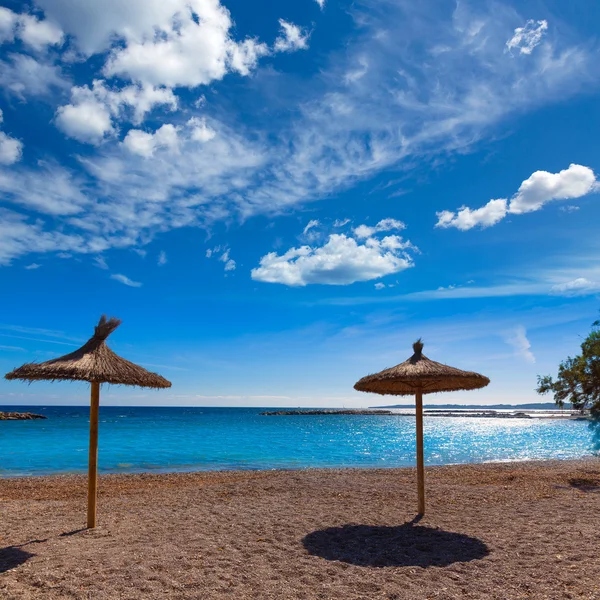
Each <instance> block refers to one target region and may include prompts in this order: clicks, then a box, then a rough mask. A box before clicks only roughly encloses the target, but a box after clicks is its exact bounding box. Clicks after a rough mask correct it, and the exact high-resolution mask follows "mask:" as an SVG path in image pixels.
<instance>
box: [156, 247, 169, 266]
mask: <svg viewBox="0 0 600 600" xmlns="http://www.w3.org/2000/svg"><path fill="white" fill-rule="evenodd" d="M167 262H168V260H167V253H166V252H165V251H164V250H161V251H160V253H159V254H158V259H157V260H156V264H157V265H158V266H159V267H162V266H164V265H166V264H167Z"/></svg>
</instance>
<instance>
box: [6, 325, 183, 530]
mask: <svg viewBox="0 0 600 600" xmlns="http://www.w3.org/2000/svg"><path fill="white" fill-rule="evenodd" d="M120 324H121V321H120V319H115V318H114V317H111V318H110V319H107V318H106V316H104V315H103V316H102V317H101V318H100V321H99V322H98V325H96V327H95V329H94V335H93V336H92V337H91V338H90V339H89V340H88V341H87V342H86V343H85V344H84V345H83V346H82V347H81V348H79V350H75V352H71V353H70V354H66V355H65V356H61V357H60V358H54V359H52V360H48V361H46V362H43V363H28V364H25V365H23V366H22V367H19V368H18V369H15V370H14V371H11V372H10V373H8V374H7V375H5V378H6V379H9V380H10V379H22V380H24V381H28V382H32V381H57V380H63V381H89V382H90V384H91V385H90V387H91V404H90V449H89V465H88V512H87V526H88V528H93V527H96V495H97V488H98V410H99V405H100V384H102V383H112V384H117V385H118V384H123V385H133V386H138V387H147V388H157V389H158V388H169V387H171V382H170V381H167V380H166V379H165V378H164V377H161V376H160V375H157V374H156V373H151V372H150V371H146V369H143V368H142V367H140V366H138V365H136V364H134V363H132V362H129V361H128V360H125V359H124V358H121V357H120V356H118V355H117V354H115V353H114V352H113V351H112V350H111V349H110V348H109V347H108V346H107V345H106V339H107V338H108V336H109V335H110V334H111V333H112V332H113V331H114V330H115V329H116V328H117V327H118V326H119V325H120Z"/></svg>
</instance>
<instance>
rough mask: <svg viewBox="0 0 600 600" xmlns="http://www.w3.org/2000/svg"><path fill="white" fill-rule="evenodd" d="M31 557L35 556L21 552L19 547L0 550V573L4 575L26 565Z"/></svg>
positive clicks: (25, 551)
mask: <svg viewBox="0 0 600 600" xmlns="http://www.w3.org/2000/svg"><path fill="white" fill-rule="evenodd" d="M33 556H35V554H32V553H31V552H27V550H22V549H21V546H7V547H6V548H0V573H6V571H10V570H11V569H14V568H15V567H18V566H20V565H22V564H24V563H26V562H27V561H28V560H29V559H30V558H31V557H33Z"/></svg>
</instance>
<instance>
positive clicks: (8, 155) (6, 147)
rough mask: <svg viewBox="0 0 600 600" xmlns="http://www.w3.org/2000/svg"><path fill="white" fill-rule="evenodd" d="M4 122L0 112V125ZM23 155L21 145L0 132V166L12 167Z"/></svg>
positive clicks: (18, 141)
mask: <svg viewBox="0 0 600 600" xmlns="http://www.w3.org/2000/svg"><path fill="white" fill-rule="evenodd" d="M3 120H4V114H3V112H2V111H1V110H0V123H2V121H3ZM22 155H23V143H22V142H21V141H20V140H17V139H15V138H13V137H10V136H9V135H7V134H6V133H4V132H3V131H0V164H2V165H12V164H14V163H16V162H18V161H20V160H21V156H22Z"/></svg>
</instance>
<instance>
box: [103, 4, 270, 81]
mask: <svg viewBox="0 0 600 600" xmlns="http://www.w3.org/2000/svg"><path fill="white" fill-rule="evenodd" d="M165 4H167V3H165ZM142 10H144V9H142ZM146 12H147V9H146ZM152 25H153V26H152V30H151V31H148V28H147V26H146V28H145V29H146V31H144V34H143V35H139V34H138V35H131V33H130V32H129V31H125V32H123V34H124V37H125V40H126V44H125V46H124V47H123V48H116V49H113V51H112V53H111V55H110V57H109V59H108V61H107V62H106V65H105V67H104V73H105V74H106V75H107V76H113V75H119V76H121V77H125V78H129V79H131V80H132V81H138V82H141V83H144V84H149V85H165V86H168V87H176V86H186V87H196V86H199V85H206V84H208V83H210V82H211V81H215V80H220V79H222V78H223V77H224V76H225V75H226V74H227V73H228V72H229V71H237V72H238V73H240V74H242V75H247V74H248V73H249V72H250V70H251V69H253V68H254V67H255V66H256V63H257V61H258V59H259V58H260V57H261V56H263V55H265V54H267V53H268V48H267V46H266V45H265V44H262V43H260V42H258V41H256V40H254V39H246V40H244V41H242V42H239V43H238V42H235V41H234V40H233V39H232V38H231V36H230V29H231V27H232V21H231V17H230V15H229V11H228V10H227V9H226V8H225V7H224V6H222V5H221V4H220V2H218V1H217V0H195V1H192V2H191V3H190V4H189V5H186V4H185V3H184V2H182V1H180V0H175V1H174V2H173V3H171V12H170V14H169V12H168V11H165V12H163V13H162V14H160V15H158V14H157V15H156V19H155V21H154V23H153V24H152Z"/></svg>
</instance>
